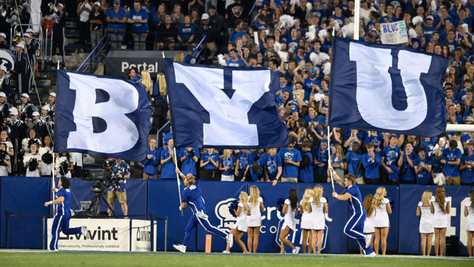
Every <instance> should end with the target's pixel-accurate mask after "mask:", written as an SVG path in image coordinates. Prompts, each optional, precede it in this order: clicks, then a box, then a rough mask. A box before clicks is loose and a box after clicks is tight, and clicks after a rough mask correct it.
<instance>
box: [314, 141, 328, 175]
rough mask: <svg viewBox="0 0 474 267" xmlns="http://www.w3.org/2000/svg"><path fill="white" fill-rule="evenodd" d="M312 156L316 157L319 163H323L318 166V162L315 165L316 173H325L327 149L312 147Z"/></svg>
mask: <svg viewBox="0 0 474 267" xmlns="http://www.w3.org/2000/svg"><path fill="white" fill-rule="evenodd" d="M314 157H315V158H316V160H317V161H319V163H324V166H323V167H319V166H318V165H319V163H318V164H317V165H316V167H315V171H316V172H317V173H326V172H327V166H328V150H327V149H324V150H322V149H321V147H318V148H315V149H314Z"/></svg>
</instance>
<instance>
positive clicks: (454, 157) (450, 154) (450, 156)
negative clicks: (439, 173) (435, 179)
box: [436, 140, 462, 185]
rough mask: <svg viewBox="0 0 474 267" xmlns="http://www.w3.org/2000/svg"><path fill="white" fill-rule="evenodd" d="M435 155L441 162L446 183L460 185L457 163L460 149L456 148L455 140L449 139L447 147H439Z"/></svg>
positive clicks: (459, 157) (459, 161)
mask: <svg viewBox="0 0 474 267" xmlns="http://www.w3.org/2000/svg"><path fill="white" fill-rule="evenodd" d="M436 157H437V158H439V159H440V163H441V164H443V167H444V168H443V172H444V176H445V177H446V185H460V184H461V174H460V173H459V164H460V163H461V158H462V154H461V150H459V148H458V142H457V141H456V140H450V141H449V148H445V149H443V150H441V149H439V150H438V151H437V152H436Z"/></svg>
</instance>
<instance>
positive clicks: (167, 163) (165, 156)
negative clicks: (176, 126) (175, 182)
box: [161, 138, 176, 180]
mask: <svg viewBox="0 0 474 267" xmlns="http://www.w3.org/2000/svg"><path fill="white" fill-rule="evenodd" d="M166 145H167V146H168V147H167V148H165V149H163V150H162V151H161V179H162V180H166V179H176V165H175V164H174V162H175V160H174V157H175V155H174V151H173V148H174V143H173V139H172V138H171V139H169V140H167V142H166Z"/></svg>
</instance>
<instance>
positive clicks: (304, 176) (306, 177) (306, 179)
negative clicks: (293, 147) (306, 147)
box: [298, 151, 314, 183]
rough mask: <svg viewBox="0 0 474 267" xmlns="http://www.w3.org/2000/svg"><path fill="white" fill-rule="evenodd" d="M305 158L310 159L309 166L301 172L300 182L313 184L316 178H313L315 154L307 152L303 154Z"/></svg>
mask: <svg viewBox="0 0 474 267" xmlns="http://www.w3.org/2000/svg"><path fill="white" fill-rule="evenodd" d="M303 156H308V157H309V165H308V166H306V168H304V169H301V170H300V177H299V179H298V181H300V182H302V183H312V182H313V179H314V176H313V153H311V151H307V152H305V153H304V154H303Z"/></svg>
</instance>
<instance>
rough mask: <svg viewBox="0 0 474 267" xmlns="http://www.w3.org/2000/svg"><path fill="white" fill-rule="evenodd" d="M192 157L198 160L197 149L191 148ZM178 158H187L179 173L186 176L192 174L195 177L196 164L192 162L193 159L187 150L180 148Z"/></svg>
mask: <svg viewBox="0 0 474 267" xmlns="http://www.w3.org/2000/svg"><path fill="white" fill-rule="evenodd" d="M192 149H193V151H194V155H195V156H196V157H197V158H199V155H200V154H199V148H197V147H193V148H192ZM178 155H179V158H182V157H184V156H187V157H186V159H185V160H184V161H183V163H182V165H181V172H182V173H183V174H184V175H186V174H192V175H194V176H196V162H195V161H194V159H193V157H192V156H191V154H190V153H188V151H187V148H185V147H184V148H181V149H180V150H179V152H178Z"/></svg>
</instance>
